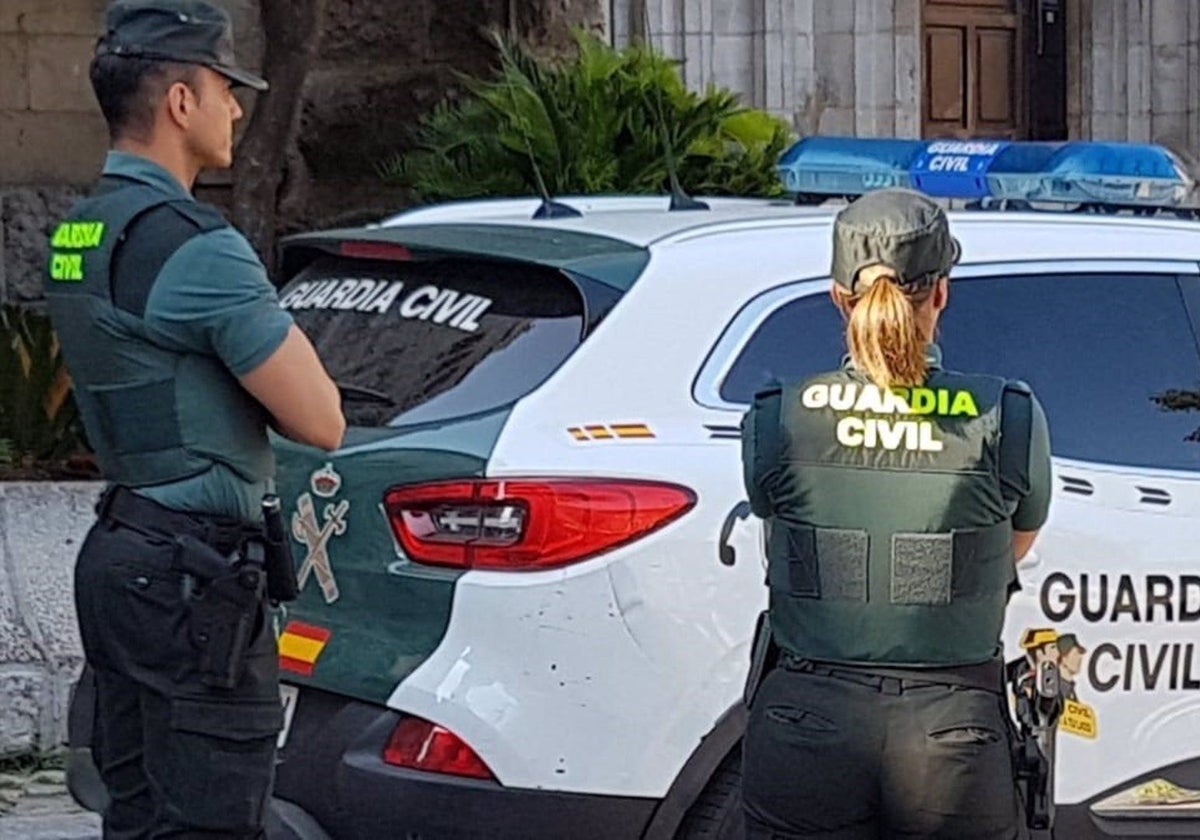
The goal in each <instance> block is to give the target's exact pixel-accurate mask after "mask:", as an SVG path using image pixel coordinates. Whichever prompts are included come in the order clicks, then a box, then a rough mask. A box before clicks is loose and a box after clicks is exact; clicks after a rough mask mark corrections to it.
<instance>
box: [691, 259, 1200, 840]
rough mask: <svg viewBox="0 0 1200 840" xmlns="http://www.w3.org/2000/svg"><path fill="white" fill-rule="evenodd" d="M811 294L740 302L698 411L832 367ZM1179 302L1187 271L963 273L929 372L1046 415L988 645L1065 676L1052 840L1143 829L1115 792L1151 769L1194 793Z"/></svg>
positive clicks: (1193, 661)
mask: <svg viewBox="0 0 1200 840" xmlns="http://www.w3.org/2000/svg"><path fill="white" fill-rule="evenodd" d="M827 289H828V281H809V282H805V283H796V284H791V285H789V286H784V287H780V288H778V289H775V290H772V291H771V292H768V293H766V294H764V295H762V296H760V297H759V298H758V299H756V300H755V301H753V302H752V303H751V304H750V305H749V306H747V307H746V308H745V309H744V310H743V311H742V312H741V313H739V315H738V316H737V318H736V319H735V321H734V323H733V324H731V327H730V329H729V330H728V331H727V333H726V336H725V338H724V339H723V340H722V343H721V345H719V346H718V347H717V348H716V349H715V350H714V353H713V354H712V356H711V358H710V360H709V362H708V364H707V365H706V367H705V369H704V370H703V371H702V373H701V375H700V377H699V378H698V380H697V385H696V396H697V399H698V400H699V401H700V402H701V403H703V404H706V405H709V406H711V407H713V408H723V407H730V406H734V405H741V406H744V405H746V404H747V403H748V402H749V401H750V399H751V398H752V396H753V393H754V392H755V391H756V390H758V389H759V388H760V387H762V386H764V385H766V384H767V383H768V382H770V381H771V380H773V379H783V380H788V379H799V378H803V377H805V376H808V375H811V374H813V373H816V372H818V371H821V370H825V369H829V368H831V367H833V366H835V365H836V364H837V363H838V360H839V358H840V355H841V353H842V350H843V347H844V344H843V341H842V334H843V325H842V320H841V318H840V316H839V315H838V314H837V312H836V310H835V309H834V308H833V307H832V306H831V305H830V304H829V301H828V299H827V298H826V297H825V293H826V290H827ZM1198 295H1200V281H1198V279H1197V274H1196V266H1195V265H1194V264H1191V263H1179V262H1147V261H1121V262H1114V261H1105V262H1097V263H1090V262H1082V261H1075V262H1070V263H1064V262H1052V263H1010V264H1005V265H1003V266H997V265H992V266H986V265H985V266H964V267H960V268H958V269H956V271H955V282H954V284H953V287H952V292H951V303H950V308H949V309H948V311H947V312H946V315H945V317H944V318H943V320H942V324H941V329H940V335H939V341H940V342H941V344H942V347H943V351H944V354H945V359H946V364H947V366H948V367H951V368H957V369H961V370H969V371H987V372H991V373H997V374H1001V375H1005V376H1009V377H1012V378H1016V379H1022V380H1024V381H1026V382H1028V383H1029V384H1030V385H1031V386H1032V388H1033V390H1034V391H1035V393H1036V394H1037V395H1038V397H1039V399H1040V400H1041V402H1042V403H1043V405H1044V406H1045V408H1046V412H1047V416H1048V419H1049V422H1050V428H1051V439H1052V448H1053V450H1054V455H1055V477H1054V481H1055V490H1054V500H1053V504H1052V506H1051V518H1050V521H1049V522H1048V523H1047V525H1046V527H1045V528H1044V529H1043V532H1042V534H1041V535H1040V536H1039V539H1038V542H1037V544H1036V546H1035V548H1034V550H1033V552H1031V554H1030V555H1029V556H1028V557H1026V558H1025V560H1024V561H1023V562H1022V563H1021V564H1020V565H1019V567H1018V570H1019V574H1020V580H1021V584H1022V588H1021V590H1020V592H1018V593H1017V594H1016V595H1015V596H1014V597H1013V599H1012V601H1011V603H1010V608H1009V614H1008V621H1007V625H1006V629H1005V644H1006V654H1007V656H1008V658H1010V659H1011V658H1016V657H1019V656H1029V657H1031V658H1035V657H1039V656H1049V657H1053V658H1055V659H1056V661H1060V662H1061V667H1062V669H1063V673H1064V675H1065V676H1066V677H1067V682H1066V683H1065V685H1064V693H1065V694H1067V695H1068V696H1067V697H1065V698H1064V700H1066V701H1069V702H1067V704H1066V705H1067V714H1066V716H1065V717H1064V721H1063V724H1062V729H1061V732H1060V735H1059V738H1058V743H1059V767H1058V777H1057V786H1056V788H1057V796H1058V799H1059V802H1060V803H1063V804H1064V805H1072V804H1074V805H1076V806H1077V807H1076V808H1075V809H1074V811H1072V809H1070V808H1066V809H1064V811H1063V813H1062V817H1061V822H1062V823H1063V824H1064V825H1065V824H1067V823H1068V821H1075V822H1073V824H1074V828H1071V829H1069V830H1068V833H1061V832H1060V836H1063V837H1085V836H1088V835H1091V834H1093V833H1095V835H1094V836H1109V835H1107V834H1105V833H1101V832H1102V831H1103V830H1102V829H1100V828H1098V826H1099V825H1104V826H1106V827H1107V831H1111V832H1113V833H1114V834H1113V836H1121V835H1122V834H1124V833H1126V832H1127V831H1131V830H1133V829H1132V828H1131V825H1132V824H1133V823H1137V824H1138V826H1137V827H1138V828H1141V829H1145V830H1148V831H1151V832H1153V831H1154V826H1153V823H1152V822H1149V823H1147V822H1146V821H1147V820H1151V821H1152V820H1153V819H1161V818H1165V816H1166V815H1164V814H1162V813H1158V815H1157V816H1156V817H1155V816H1151V812H1152V811H1153V808H1152V807H1151V805H1150V804H1148V803H1149V802H1150V801H1152V800H1147V804H1145V805H1138V804H1137V803H1134V805H1133V806H1132V807H1127V805H1128V802H1127V800H1129V797H1128V796H1126V798H1125V799H1121V798H1120V797H1117V798H1116V799H1114V796H1115V795H1117V794H1120V793H1121V792H1122V791H1125V790H1126V789H1128V788H1131V787H1135V786H1137V785H1138V784H1140V783H1142V782H1145V781H1148V780H1151V779H1154V778H1157V777H1159V776H1163V777H1165V778H1166V779H1167V780H1168V781H1169V782H1171V783H1172V784H1175V785H1179V786H1183V787H1190V788H1200V726H1197V724H1198V723H1200V720H1198V719H1197V718H1198V716H1200V682H1198V681H1200V651H1197V648H1198V647H1200V642H1193V641H1192V639H1194V638H1195V635H1196V634H1195V627H1196V625H1195V622H1196V621H1198V620H1200V576H1198V574H1197V572H1200V541H1197V539H1196V524H1197V521H1198V517H1200V431H1198V430H1197V427H1200V414H1196V413H1192V412H1191V411H1189V409H1190V408H1196V407H1197V406H1200V393H1198V392H1197V391H1196V389H1197V388H1198V387H1200V384H1198V383H1200V350H1198V349H1197V343H1196V333H1195V329H1194V318H1193V316H1194V314H1195V312H1196V311H1197V307H1196V305H1195V304H1196V301H1197V299H1198ZM730 539H731V540H734V541H736V540H737V539H739V537H738V534H737V532H736V529H735V530H734V533H733V534H732V535H731V537H730ZM741 539H742V540H743V541H744V540H745V539H746V537H745V536H742V537H741ZM1163 790H1166V791H1170V788H1169V787H1164V788H1163ZM1168 795H1169V794H1168ZM1174 795H1175V796H1178V794H1174ZM1182 813H1183V812H1181V811H1180V810H1179V809H1178V807H1175V808H1174V810H1171V811H1170V812H1169V814H1170V816H1171V818H1172V819H1173V820H1176V821H1177V820H1178V818H1179V817H1180V816H1181V815H1182Z"/></svg>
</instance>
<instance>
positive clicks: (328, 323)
mask: <svg viewBox="0 0 1200 840" xmlns="http://www.w3.org/2000/svg"><path fill="white" fill-rule="evenodd" d="M280 303H281V304H282V306H283V307H284V308H285V309H287V310H288V311H289V312H291V313H292V316H293V317H294V318H295V319H296V323H297V325H298V326H299V327H300V328H301V329H302V330H304V332H305V333H306V334H307V335H308V337H309V338H310V339H311V340H312V342H313V344H314V345H315V347H316V349H317V353H318V354H319V355H320V357H321V360H322V361H323V362H324V363H325V366H326V368H327V369H328V370H329V373H330V375H331V376H332V377H333V378H334V380H336V381H337V383H338V385H339V386H340V387H341V389H342V396H343V404H344V406H345V410H346V417H347V421H348V422H349V423H351V424H352V425H357V426H390V425H407V424H411V423H424V422H431V421H436V420H443V419H447V418H451V417H462V416H465V415H469V414H474V413H478V412H481V411H486V410H488V409H491V408H496V407H499V406H503V405H507V404H509V403H512V402H514V401H516V400H518V399H520V398H521V397H523V396H525V395H526V394H528V393H530V392H531V391H533V390H534V389H535V388H537V387H538V385H540V384H541V383H542V382H544V381H545V380H546V379H547V378H548V377H549V376H550V374H552V373H553V372H554V371H555V370H556V369H557V368H558V366H559V365H561V364H562V363H563V361H565V360H566V359H567V358H568V357H569V356H570V355H571V353H572V352H574V350H575V349H576V348H577V347H578V346H579V345H580V343H581V341H582V340H583V335H584V330H585V322H586V307H585V303H584V299H583V296H582V295H581V293H580V291H579V289H578V288H577V287H576V285H575V284H574V283H573V282H572V281H571V280H570V279H569V278H568V277H567V276H565V275H564V274H563V273H562V272H559V271H556V270H554V269H549V268H544V267H541V266H535V265H525V264H520V263H510V262H492V261H486V260H474V259H440V260H431V261H414V262H391V261H384V260H350V259H345V258H339V257H323V258H321V259H318V260H317V261H316V262H314V263H312V264H311V265H309V266H308V267H306V268H305V269H304V270H303V271H301V272H300V273H299V274H297V275H296V277H295V278H293V279H292V281H291V282H289V283H288V285H287V286H285V287H284V289H283V290H282V291H281V292H280Z"/></svg>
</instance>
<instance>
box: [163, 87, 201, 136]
mask: <svg viewBox="0 0 1200 840" xmlns="http://www.w3.org/2000/svg"><path fill="white" fill-rule="evenodd" d="M166 100H167V115H168V117H170V120H171V122H172V123H174V124H175V125H176V126H178V127H179V128H181V129H185V130H186V129H187V128H188V126H189V125H190V123H191V118H192V115H193V114H195V112H196V109H197V107H198V106H199V104H200V102H199V99H198V97H197V96H196V91H195V90H193V89H192V86H191V85H189V84H188V83H187V82H186V81H183V80H179V81H175V82H172V83H171V85H170V86H169V87H168V88H167V95H166Z"/></svg>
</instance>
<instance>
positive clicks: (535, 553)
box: [384, 478, 696, 570]
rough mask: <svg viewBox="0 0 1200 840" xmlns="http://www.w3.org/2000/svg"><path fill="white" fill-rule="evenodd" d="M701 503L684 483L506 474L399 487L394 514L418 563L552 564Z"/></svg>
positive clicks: (604, 547)
mask: <svg viewBox="0 0 1200 840" xmlns="http://www.w3.org/2000/svg"><path fill="white" fill-rule="evenodd" d="M695 504H696V494H695V493H693V492H692V491H691V490H689V489H687V488H686V487H679V486H677V485H674V484H662V483H658V482H651V481H619V480H593V479H554V478H547V479H524V478H522V479H507V480H492V481H447V482H439V483H435V484H417V485H412V486H408V487H396V488H393V489H392V490H389V491H388V492H387V494H386V495H385V496H384V506H385V508H386V510H387V514H388V521H389V522H391V525H392V530H393V532H395V535H396V539H397V540H399V542H400V545H401V547H402V548H403V549H404V552H405V553H406V554H407V555H408V556H409V558H411V559H412V560H414V561H415V562H418V563H426V564H429V565H434V566H453V567H455V568H462V569H507V570H515V569H526V570H528V569H548V568H553V567H555V566H563V565H566V564H568V563H575V562H578V561H580V560H585V559H587V558H589V557H595V556H596V555H597V554H601V553H603V552H605V551H609V550H610V549H613V548H616V547H618V546H621V545H625V544H626V543H630V542H633V541H634V540H637V539H639V538H641V537H644V536H645V535H647V534H649V533H651V532H652V531H656V530H658V529H659V528H661V527H663V526H664V525H666V524H667V523H668V522H671V521H673V520H675V519H678V518H679V517H680V516H682V515H683V514H685V513H687V512H688V511H689V510H691V509H692V507H694V506H695Z"/></svg>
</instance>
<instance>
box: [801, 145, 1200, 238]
mask: <svg viewBox="0 0 1200 840" xmlns="http://www.w3.org/2000/svg"><path fill="white" fill-rule="evenodd" d="M778 170H779V174H780V177H781V178H782V179H783V182H784V185H785V186H786V188H787V189H788V190H789V191H791V192H794V193H795V194H796V201H797V203H800V204H812V203H820V202H822V201H824V200H826V199H828V198H833V197H838V198H845V199H847V200H850V201H853V200H854V199H855V198H857V197H858V196H860V195H864V194H865V193H868V192H871V191H873V190H878V189H884V188H887V187H907V188H910V189H915V190H919V191H921V192H924V193H926V194H927V195H930V196H933V197H937V198H948V199H962V200H968V201H976V202H980V206H979V207H978V208H975V209H1009V208H1012V207H1016V206H1023V207H1024V208H1025V209H1039V208H1038V207H1037V206H1036V205H1037V204H1038V203H1051V204H1056V205H1068V206H1071V207H1073V208H1075V209H1077V210H1079V211H1080V212H1123V211H1133V212H1138V211H1144V212H1145V214H1146V215H1154V214H1155V213H1156V212H1158V211H1160V210H1161V211H1164V212H1174V213H1176V214H1177V215H1179V216H1180V217H1182V218H1196V216H1197V210H1198V209H1200V203H1197V201H1196V197H1197V196H1196V184H1195V182H1194V181H1193V179H1192V178H1191V176H1190V175H1189V174H1188V172H1187V169H1186V168H1185V167H1184V165H1183V163H1182V162H1181V161H1180V160H1179V158H1178V157H1176V156H1175V154H1173V153H1172V152H1171V151H1170V150H1168V149H1166V148H1164V147H1163V146H1156V145H1151V144H1144V143H1098V142H1081V141H1071V142H1063V143H1044V142H1018V141H1012V140H899V139H883V138H857V137H807V138H805V139H803V140H801V141H800V142H798V143H796V144H795V145H794V146H792V147H791V148H790V149H788V150H787V152H785V153H784V154H783V156H782V157H781V158H780V161H779V164H778Z"/></svg>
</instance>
